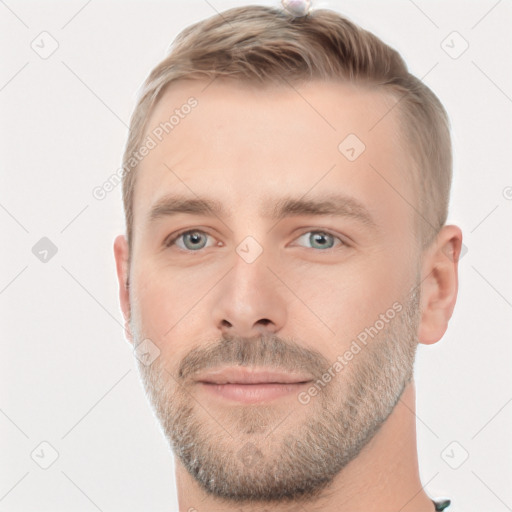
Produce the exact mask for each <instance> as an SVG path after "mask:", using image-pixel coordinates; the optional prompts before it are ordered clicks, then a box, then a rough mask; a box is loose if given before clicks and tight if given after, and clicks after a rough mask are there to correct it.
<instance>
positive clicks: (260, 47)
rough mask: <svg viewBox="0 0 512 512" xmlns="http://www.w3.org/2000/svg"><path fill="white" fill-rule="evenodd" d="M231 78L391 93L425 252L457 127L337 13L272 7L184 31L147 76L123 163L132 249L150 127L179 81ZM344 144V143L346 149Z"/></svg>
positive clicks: (376, 43) (386, 53) (392, 54)
mask: <svg viewBox="0 0 512 512" xmlns="http://www.w3.org/2000/svg"><path fill="white" fill-rule="evenodd" d="M216 77H228V78H233V79H236V80H240V81H244V82H248V83H262V84H271V83H292V82H295V83H297V82H300V81H304V80H317V79H319V80H333V79H334V80H339V81H345V82H352V83H356V84H361V85H363V84H364V85H367V86H371V87H376V88H379V89H381V90H382V91H383V92H388V93H389V94H391V95H392V96H393V97H394V98H395V99H396V100H397V103H396V105H398V111H399V113H400V115H401V118H402V124H403V127H402V132H403V134H404V137H405V140H406V141H407V142H408V150H410V155H411V157H412V158H411V161H412V165H413V170H411V173H414V176H412V179H413V180H414V181H415V182H416V183H417V184H418V185H419V186H418V187H417V188H418V194H419V197H418V209H417V213H418V215H417V216H416V218H417V221H418V222H419V223H420V224H421V226H420V228H419V232H420V237H419V243H420V245H421V247H425V246H427V245H429V244H430V242H431V241H432V240H433V238H434V237H435V235H436V234H437V232H438V231H439V229H440V228H441V227H442V226H443V225H444V224H445V222H446V218H447V215H448V203H449V195H450V186H451V180H452V150H451V139H450V128H449V121H448V116H447V114H446V111H445V110H444V108H443V106H442V104H441V102H440V101H439V99H438V98H437V96H436V95H435V94H434V93H433V92H432V91H431V90H430V89H429V88H428V87H427V86H426V85H425V84H424V83H423V82H422V81H421V80H420V79H418V78H416V77H415V76H413V75H412V74H411V73H409V71H408V69H407V66H406V64H405V62H404V61H403V59H402V57H401V56H400V54H399V53H398V52H397V51H396V50H394V49H393V48H391V47H390V46H388V45H386V44H385V43H384V42H383V41H381V40H380V39H379V38H378V37H376V36H375V35H373V34H372V33H370V32H368V31H366V30H364V29H362V28H360V27H358V26H357V25H355V24H354V23H352V22H351V21H349V20H347V19H346V18H344V17H342V16H340V15H339V14H338V13H336V12H334V11H331V10H328V9H319V10H316V11H315V10H313V11H312V12H310V13H309V14H308V15H307V16H304V17H293V16H291V15H289V14H287V13H286V12H285V11H283V10H280V9H277V8H272V7H264V6H245V7H237V8H233V9H229V10H227V11H224V12H222V13H220V14H218V15H215V16H213V17H211V18H208V19H205V20H203V21H200V22H198V23H195V24H193V25H191V26H189V27H187V28H185V29H184V30H183V31H182V32H181V33H180V34H178V36H177V37H176V39H175V40H174V42H173V44H172V45H171V47H170V50H169V53H168V54H167V56H166V57H165V58H164V60H162V62H160V63H159V64H158V65H157V66H156V67H155V68H154V69H153V70H152V71H151V73H150V74H149V76H148V77H147V79H146V80H145V82H144V84H143V85H142V87H141V90H140V93H139V99H138V101H137V104H136V106H135V109H134V111H133V114H132V117H131V120H130V132H129V136H128V140H127V143H126V147H125V152H124V156H123V170H124V175H123V203H124V210H125V217H126V229H127V239H128V245H129V247H130V249H131V246H132V227H133V195H134V186H135V181H136V176H137V173H136V168H137V165H136V163H134V159H133V158H132V156H133V154H134V152H135V151H136V150H137V148H138V147H140V145H141V144H142V141H143V138H144V134H145V129H146V125H147V121H148V119H149V116H150V114H151V112H152V109H153V108H154V106H155V104H156V102H157V101H158V99H159V98H160V97H161V96H162V94H163V92H164V90H165V88H166V86H168V85H169V84H171V83H173V82H175V81H176V80H179V79H198V80H200V79H203V80H205V79H210V80H213V79H214V78H216ZM340 142H341V141H340Z"/></svg>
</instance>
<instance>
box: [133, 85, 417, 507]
mask: <svg viewBox="0 0 512 512" xmlns="http://www.w3.org/2000/svg"><path fill="white" fill-rule="evenodd" d="M206 85H207V84H206V83H205V82H199V81H195V82H194V81H186V82H185V81H183V82H181V83H176V84H174V85H173V86H172V87H171V88H169V89H168V90H167V92H166V93H165V95H164V96H163V97H162V98H161V100H160V101H159V103H158V104H157V106H156V108H155V109H154V111H153V113H152V116H151V118H150V120H149V124H148V129H147V132H146V134H147V135H151V134H152V133H154V132H153V130H154V129H155V128H157V127H158V126H159V125H160V123H163V122H166V121H168V120H169V117H170V116H171V115H173V114H174V113H175V109H180V107H181V106H182V105H184V104H186V103H187V99H188V98H189V97H190V96H193V97H195V98H196V99H197V106H195V107H194V108H193V109H186V110H187V111H189V110H190V113H189V114H187V115H183V117H180V120H179V122H178V123H177V124H175V126H174V127H173V129H172V131H170V133H169V134H167V135H164V136H163V138H162V141H161V142H159V143H158V144H157V146H156V147H155V148H154V149H152V150H151V151H150V152H149V154H148V155H147V156H146V157H145V158H144V160H143V161H142V162H141V164H140V167H139V171H138V176H137V183H136V188H135V196H134V225H133V233H134V238H133V249H132V254H131V265H130V306H131V307H130V327H131V333H132V337H133V342H134V344H138V343H139V342H141V341H142V340H144V339H149V340H151V342H152V343H153V344H155V345H156V346H157V347H158V349H159V351H160V354H159V357H157V358H156V359H155V360H154V361H153V362H152V364H150V365H147V364H144V363H142V362H139V363H138V364H139V371H140V374H141V377H142V380H143V383H144V386H145V389H146V392H147V394H148V397H149V399H150V401H151V404H152V406H153V408H154V410H155V412H156V414H157V416H158V418H159V420H160V422H161V425H162V428H163V431H164V434H165V435H166V437H167V438H168V440H169V442H170V443H171V445H172V447H173V450H174V452H175V454H176V455H177V457H178V461H179V462H180V463H181V464H182V465H183V466H184V467H185V468H186V469H187V470H188V471H189V473H190V474H191V475H193V476H194V478H195V479H196V480H197V482H198V483H199V484H200V485H201V486H202V487H203V489H205V490H206V491H207V492H210V493H212V494H215V495H217V496H219V497H223V498H225V499H228V500H233V501H243V500H253V501H257V500H261V501H272V500H278V499H286V498H289V499H292V498H293V499H297V498H299V497H308V496H313V495H314V494H315V493H317V492H318V491H319V490H321V489H322V488H324V487H325V486H326V485H327V484H328V483H329V482H331V481H332V479H333V478H334V477H335V475H336V474H338V473H339V472H340V471H341V469H342V468H343V467H344V466H345V465H346V464H348V463H349V462H350V461H351V460H352V459H354V458H355V457H356V456H357V454H358V453H359V451H360V450H361V449H362V448H364V446H365V445H366V444H367V443H368V441H369V440H370V439H371V438H372V436H373V435H374V434H375V432H376V431H377V430H378V428H379V427H380V425H381V424H382V423H383V421H384V420H385V419H386V418H387V416H388V415H389V414H390V412H391V411H392V409H393V407H394V405H395V404H396V402H397V400H398V399H399V397H400V394H401V392H402V390H403V388H404V386H405V384H406V383H407V382H408V381H409V379H410V377H411V375H412V366H413V361H414V353H415V349H416V345H417V331H418V324H419V318H420V317H419V315H420V313H419V310H418V304H419V295H418V288H417V285H418V284H419V282H418V272H419V261H418V254H417V252H416V245H415V236H416V234H415V232H414V225H415V222H414V221H415V219H414V215H415V212H414V209H413V208H412V207H411V205H410V204H408V203H411V204H413V205H414V204H417V198H416V195H415V192H414V187H413V185H412V181H411V179H410V172H411V171H410V167H409V160H408V158H407V155H406V154H405V153H404V146H403V145H401V144H400V139H399V130H398V119H397V115H398V112H397V110H398V109H394V110H392V111H389V110H390V108H391V105H392V104H393V102H392V101H390V99H389V98H387V97H386V96H384V95H382V93H380V92H375V91H370V90H367V89H361V88H357V87H354V86H350V85H343V84H334V83H332V84H328V83H322V82H310V83H308V84H304V85H301V86H300V87H299V86H296V87H295V90H294V89H293V88H291V87H288V86H282V87H278V86H269V87H265V88H262V87H253V88H251V87H249V86H247V85H243V84H241V83H239V82H226V81H223V80H221V79H217V80H215V81H214V82H213V83H212V84H210V85H209V86H208V87H206ZM379 120H380V122H379V123H377V122H378V121H379ZM350 134H353V135H350ZM349 135H350V137H349V138H348V139H347V140H346V141H345V142H343V143H342V141H344V140H345V139H346V138H347V137H348V136H349ZM152 137H153V138H155V137H154V136H152ZM355 137H357V138H358V139H360V141H362V143H364V145H365V148H364V151H362V152H361V150H362V148H363V146H362V145H361V142H359V141H358V140H357V139H356V138H355ZM155 140H156V139H155ZM340 143H342V144H341V146H340ZM171 195H172V196H180V197H181V198H183V199H192V200H198V199H207V200H211V201H216V202H218V203H219V204H220V205H221V206H222V209H223V212H222V213H221V212H217V214H213V213H211V212H208V211H203V212H199V213H198V212H192V211H190V210H189V211H188V212H186V211H180V212H175V213H174V214H172V215H170V214H169V213H170V212H169V208H159V209H158V210H155V212H156V214H155V215H153V218H151V215H150V212H151V211H153V210H154V207H155V205H156V204H157V203H160V204H161V202H162V200H163V199H164V198H166V197H168V196H171ZM338 196H339V197H338ZM403 198H406V199H407V201H406V200H404V199H403ZM288 199H289V200H294V201H296V202H297V204H294V205H291V203H288V206H289V207H288V208H285V212H284V213H285V215H282V216H280V217H279V216H278V217H276V216H275V215H273V214H274V213H276V212H278V211H280V209H281V207H282V206H283V205H286V203H285V201H286V200H288ZM306 202H307V203H308V204H306ZM313 202H314V203H325V202H330V203H332V204H333V205H336V206H337V207H338V211H337V212H331V213H325V212H326V211H327V210H325V209H324V210H323V212H324V213H322V210H320V211H319V210H318V209H316V210H315V209H312V206H313ZM167 206H169V205H167ZM292 206H293V207H292ZM320 206H322V205H320ZM325 206H326V205H325V204H324V205H323V207H325ZM329 211H330V210H329ZM184 232H188V233H184ZM178 234H181V235H182V236H180V237H178V238H177V239H176V240H175V242H174V244H172V243H171V244H167V245H166V243H168V242H169V241H172V240H173V238H174V237H175V236H176V235H178ZM411 292H412V293H411ZM348 352H350V353H351V354H352V355H350V354H349V353H348ZM336 362H338V364H336ZM241 366H243V367H245V369H246V370H248V371H252V370H262V369H267V370H269V369H270V370H274V371H278V372H280V373H287V375H288V381H294V382H296V383H293V384H290V383H289V382H288V384H287V385H284V384H282V382H284V381H285V380H286V379H284V378H281V377H279V376H277V377H276V376H274V378H273V379H272V378H269V377H268V375H267V376H266V381H267V384H261V382H262V381H263V380H265V378H264V376H263V377H262V376H261V375H260V377H262V378H261V380H260V381H259V382H260V384H244V385H240V384H238V385H237V384H233V383H230V384H229V383H228V384H226V383H225V384H220V383H219V377H218V376H219V374H218V371H220V370H223V369H225V368H238V369H240V367H241ZM326 372H327V374H328V376H327V377H326V376H325V375H326ZM207 374H208V375H207ZM322 374H323V375H324V377H323V380H322ZM329 376H330V378H329ZM239 377H240V376H239V375H237V376H235V377H233V375H230V376H229V377H228V378H225V379H224V382H232V381H233V380H234V381H235V382H236V381H237V379H238V378H239ZM208 379H209V380H208ZM220 380H222V379H220ZM207 381H208V382H207ZM272 381H273V382H280V383H281V384H277V385H276V384H273V385H272V384H269V382H272ZM305 381H308V382H305ZM320 381H321V382H320ZM212 382H217V385H215V384H212ZM297 382H299V383H297ZM319 382H320V383H319ZM322 382H323V384H322ZM251 386H252V387H251ZM315 390H316V391H315Z"/></svg>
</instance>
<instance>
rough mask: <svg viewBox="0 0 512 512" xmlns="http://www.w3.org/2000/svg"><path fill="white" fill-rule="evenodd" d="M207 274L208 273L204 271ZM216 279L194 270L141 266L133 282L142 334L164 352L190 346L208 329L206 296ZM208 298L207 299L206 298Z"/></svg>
mask: <svg viewBox="0 0 512 512" xmlns="http://www.w3.org/2000/svg"><path fill="white" fill-rule="evenodd" d="M203 274H204V273H203ZM212 277H213V278H215V279H213V281H212V280H211V279H210V280H209V279H207V276H204V275H203V276H201V275H200V273H198V272H197V269H196V271H195V273H193V272H192V271H191V270H183V269H180V270H177V269H169V268H165V269H162V268H160V267H158V266H157V265H153V266H151V268H150V266H148V267H147V268H145V269H140V270H139V271H138V273H137V275H136V276H134V280H133V283H132V294H133V296H134V297H136V300H135V301H134V302H133V315H134V316H135V317H136V318H137V321H138V322H139V323H140V326H141V327H140V328H141V334H142V336H144V337H146V338H149V339H151V341H153V342H154V343H155V344H156V345H157V346H158V347H159V349H160V351H161V353H162V354H163V355H165V354H166V353H169V352H172V353H173V354H175V353H176V352H179V351H180V346H181V345H187V346H188V347H189V348H190V344H191V342H192V343H193V342H194V341H196V340H197V339H198V337H197V336H196V334H197V333H200V332H201V330H202V331H204V329H205V325H206V324H205V322H206V315H207V311H205V309H204V308H205V304H206V303H207V301H206V300H204V299H206V297H205V296H206V295H207V292H208V290H209V289H210V288H211V287H212V284H210V281H211V282H216V281H217V280H218V278H216V275H213V276H212ZM203 298H204V299H203Z"/></svg>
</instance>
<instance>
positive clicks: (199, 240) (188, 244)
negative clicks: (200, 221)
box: [165, 229, 212, 252]
mask: <svg viewBox="0 0 512 512" xmlns="http://www.w3.org/2000/svg"><path fill="white" fill-rule="evenodd" d="M208 236H209V235H208V234H207V233H205V232H204V231H201V230H198V229H192V230H189V231H182V232H181V233H178V234H176V235H174V236H173V237H172V238H170V239H169V240H167V241H166V242H165V246H166V247H171V246H172V245H177V246H178V247H179V248H180V249H183V250H184V251H191V252H196V251H198V250H200V249H204V248H205V247H207V245H206V242H207V237H208ZM178 242H181V243H178ZM210 245H212V244H210Z"/></svg>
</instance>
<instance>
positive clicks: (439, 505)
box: [432, 499, 451, 512]
mask: <svg viewBox="0 0 512 512" xmlns="http://www.w3.org/2000/svg"><path fill="white" fill-rule="evenodd" d="M432 502H433V503H434V505H435V506H436V512H438V511H441V510H444V509H445V508H448V507H449V506H450V503H451V501H450V500H447V499H444V500H432Z"/></svg>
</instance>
